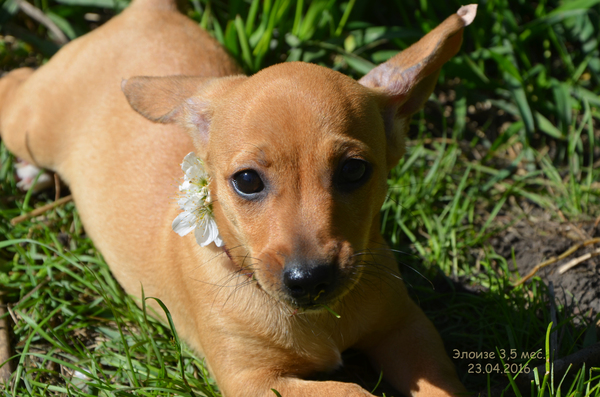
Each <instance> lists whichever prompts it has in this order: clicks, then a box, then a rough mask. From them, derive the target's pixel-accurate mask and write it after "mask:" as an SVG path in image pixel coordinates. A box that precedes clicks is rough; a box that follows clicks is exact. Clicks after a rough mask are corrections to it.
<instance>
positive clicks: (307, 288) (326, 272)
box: [282, 260, 338, 309]
mask: <svg viewBox="0 0 600 397" xmlns="http://www.w3.org/2000/svg"><path fill="white" fill-rule="evenodd" d="M337 273H338V272H337V268H336V266H335V265H334V264H331V263H322V262H314V261H299V260H294V261H291V262H288V263H287V264H286V265H285V268H284V269H283V272H282V279H283V280H282V281H283V282H282V284H283V290H284V292H285V294H286V295H287V296H288V297H289V298H290V301H291V302H292V303H293V305H294V306H297V307H299V308H304V309H309V308H311V307H315V306H319V305H324V304H326V303H327V302H329V301H331V300H332V299H333V298H334V297H335V290H336V286H337V284H338V283H337Z"/></svg>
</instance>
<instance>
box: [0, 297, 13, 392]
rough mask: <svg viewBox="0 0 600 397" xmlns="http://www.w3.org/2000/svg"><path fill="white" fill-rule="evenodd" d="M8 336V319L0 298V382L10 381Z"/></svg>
mask: <svg viewBox="0 0 600 397" xmlns="http://www.w3.org/2000/svg"><path fill="white" fill-rule="evenodd" d="M10 356H11V354H10V336H9V334H8V317H7V316H6V306H5V305H4V304H3V303H2V299H1V297H0V382H6V381H8V380H9V379H10V375H11V373H12V368H11V362H10V361H9V359H10Z"/></svg>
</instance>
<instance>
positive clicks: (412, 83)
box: [359, 4, 477, 168]
mask: <svg viewBox="0 0 600 397" xmlns="http://www.w3.org/2000/svg"><path fill="white" fill-rule="evenodd" d="M476 13H477V4H471V5H468V6H463V7H461V8H460V9H459V10H458V11H457V13H456V14H453V15H451V16H450V17H448V18H447V19H446V20H445V21H444V22H442V23H441V24H440V25H439V26H438V27H436V28H435V29H434V30H432V31H431V32H429V33H428V34H427V35H425V36H424V37H423V38H422V39H421V40H419V41H418V42H417V43H415V44H413V45H412V46H410V47H409V48H407V49H406V50H404V51H402V52H401V53H400V54H398V55H396V56H395V57H393V58H392V59H390V60H389V61H387V62H385V63H383V64H381V65H379V66H377V67H376V68H374V69H373V70H371V71H370V72H369V73H368V74H367V75H365V76H364V77H363V78H362V79H360V80H359V83H361V84H362V85H364V86H366V87H369V88H372V89H374V90H376V91H377V92H378V93H379V95H380V99H381V105H380V106H381V107H382V115H383V118H384V124H385V129H386V134H387V138H388V142H389V145H388V147H389V149H388V165H389V167H390V168H391V167H393V166H394V165H395V164H396V163H397V162H398V160H399V159H400V157H402V155H403V154H404V135H405V134H406V132H407V130H408V124H409V121H410V116H412V115H413V114H414V113H415V112H417V111H418V110H419V109H420V108H421V107H422V106H423V105H424V104H425V102H426V101H427V98H429V95H431V92H432V91H433V88H434V87H435V83H436V82H437V78H438V75H439V72H440V69H441V67H442V65H443V64H444V63H446V62H447V61H448V60H449V59H450V58H452V57H453V56H454V55H455V54H456V53H457V52H458V50H459V49H460V45H461V43H462V33H463V28H464V27H465V26H467V25H469V24H470V23H471V22H472V21H473V19H474V18H475V14H476Z"/></svg>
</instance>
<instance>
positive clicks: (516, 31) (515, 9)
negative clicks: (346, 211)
mask: <svg viewBox="0 0 600 397" xmlns="http://www.w3.org/2000/svg"><path fill="white" fill-rule="evenodd" d="M34 4H35V5H36V6H37V7H38V8H40V9H41V10H42V11H43V12H44V13H45V14H46V15H47V16H48V17H49V18H50V19H51V20H52V21H54V23H55V24H56V25H57V26H58V27H59V28H60V29H61V30H62V31H63V32H64V34H65V35H66V36H67V37H69V38H71V39H72V38H74V37H76V36H79V35H81V34H83V33H85V32H86V31H87V30H89V29H90V28H91V27H93V26H94V25H97V24H98V23H101V22H103V21H105V20H106V19H107V18H109V17H110V15H112V14H113V13H114V12H116V11H117V12H118V10H119V9H121V8H122V7H123V6H124V5H125V3H122V2H113V1H107V0H61V1H58V2H53V1H45V0H44V1H41V0H40V1H36V2H34ZM459 6H460V3H459V2H457V1H449V2H445V3H440V2H432V1H429V2H428V1H427V0H420V1H399V0H397V1H386V2H380V3H378V5H377V7H372V4H370V3H369V2H367V1H365V0H350V1H348V2H335V1H332V0H315V1H312V2H305V1H303V0H297V1H291V0H264V1H258V0H253V1H242V0H232V1H229V2H216V1H205V0H202V1H201V0H192V1H191V2H190V3H189V8H188V15H189V16H190V17H192V18H194V19H195V20H196V21H198V23H199V24H201V25H202V26H203V27H205V28H206V29H207V30H209V31H210V32H211V33H212V34H213V35H214V36H215V37H216V38H217V39H218V40H219V41H220V42H221V43H223V44H224V45H225V46H226V47H227V48H228V50H229V51H230V52H231V53H232V54H233V55H234V56H235V57H236V58H237V59H238V61H239V62H240V64H241V65H242V66H243V67H244V68H245V70H246V71H247V72H248V73H253V72H255V71H257V70H259V69H261V68H264V67H266V66H269V65H271V64H273V63H277V62H281V61H291V60H302V61H307V62H315V63H319V64H322V65H324V66H327V67H330V68H333V69H335V70H339V71H341V72H343V73H345V74H348V75H351V76H353V77H360V76H361V75H363V74H364V73H366V72H367V71H368V70H370V68H372V67H373V65H375V64H378V63H380V62H383V61H385V60H386V59H388V58H389V57H391V56H393V55H394V54H395V53H397V52H398V51H400V50H401V49H403V48H406V47H407V46H408V45H410V44H411V43H412V42H414V41H415V40H417V39H418V38H419V37H420V36H421V35H422V34H423V33H424V32H427V31H429V30H430V29H432V28H433V27H434V26H435V25H436V24H437V23H439V22H440V21H441V20H443V18H444V17H445V16H447V15H449V14H451V13H452V12H454V11H456V9H457V8H458V7H459ZM17 10H18V5H17V3H16V2H14V1H12V0H7V1H5V2H4V3H2V8H1V10H0V25H1V26H2V31H3V34H10V35H12V37H6V36H4V39H3V40H2V41H1V42H0V66H1V67H2V68H3V69H4V70H9V69H12V68H14V67H16V66H19V65H35V64H40V63H42V62H43V61H44V59H46V58H47V57H49V56H50V55H51V54H52V53H54V52H55V51H56V50H57V48H58V46H57V45H56V44H55V43H54V40H53V38H52V37H51V35H50V34H49V33H48V32H47V30H46V29H45V28H44V27H43V26H41V25H40V24H38V23H37V22H35V21H33V20H32V19H31V18H29V17H27V16H24V15H23V14H22V13H18V12H17ZM599 15H600V5H599V2H598V1H592V0H573V1H565V2H562V3H561V2H558V1H555V0H544V1H540V2H528V1H524V0H523V1H519V0H510V1H509V0H490V1H487V2H485V3H482V4H480V6H479V14H478V16H477V18H476V20H475V22H474V23H473V25H472V26H470V27H469V28H467V29H466V31H465V39H464V45H463V50H462V51H461V53H459V55H458V56H457V57H455V58H454V59H453V60H452V61H450V62H449V63H448V64H447V65H446V66H445V67H444V69H443V70H442V74H441V75H440V80H439V84H438V89H437V90H436V92H435V94H434V95H433V96H432V98H431V100H430V102H429V103H428V104H427V106H426V107H425V109H424V110H423V111H422V112H420V113H419V114H417V115H416V116H415V117H414V121H413V123H412V125H411V132H410V136H409V145H408V153H407V155H406V156H405V158H404V159H403V160H401V162H400V164H399V165H398V167H397V168H396V169H395V170H394V171H393V172H392V174H391V176H390V180H389V192H390V193H389V197H388V200H387V201H386V203H385V204H384V206H383V209H382V219H383V222H382V229H383V233H384V235H385V236H386V237H387V239H388V240H389V241H390V242H391V244H392V245H393V247H394V248H395V249H397V250H398V251H400V252H401V253H399V255H398V258H399V262H400V263H401V266H402V267H404V269H403V273H404V277H405V279H406V280H407V283H408V284H409V288H410V290H411V293H412V294H413V296H414V297H415V299H417V300H418V302H419V304H420V305H421V307H423V309H424V310H425V311H426V312H427V314H428V315H429V316H430V317H431V318H432V319H433V321H434V322H435V324H436V326H437V327H438V329H439V330H440V332H441V334H442V337H443V339H444V341H445V343H446V346H447V348H448V351H449V354H450V355H451V356H453V355H454V351H455V350H457V351H459V352H461V354H462V353H467V356H466V358H457V359H455V360H453V361H454V362H455V364H456V365H457V367H458V371H459V375H460V376H461V378H462V380H463V382H464V383H465V384H466V385H467V387H468V388H469V390H473V391H477V392H482V393H487V392H490V393H491V394H493V395H502V394H504V393H509V394H510V393H514V394H515V395H517V396H520V395H530V396H537V397H542V396H545V395H550V396H560V395H565V394H567V395H569V396H571V395H575V394H576V393H579V394H580V395H582V396H599V395H600V368H593V367H591V368H590V367H589V366H585V367H583V368H580V369H579V370H578V371H575V370H574V369H573V370H570V371H569V373H568V374H567V376H566V377H565V378H564V379H563V378H562V376H559V374H558V373H556V374H555V372H554V371H553V369H552V368H548V371H544V373H542V372H540V373H538V374H537V376H536V377H534V378H533V381H532V382H529V381H523V379H524V378H525V376H526V375H527V374H520V375H519V376H517V377H516V380H514V382H513V379H512V377H507V376H506V374H503V373H502V371H501V370H497V368H500V369H501V368H502V364H503V363H502V362H501V360H499V359H498V357H497V355H498V352H499V351H500V350H502V349H504V351H505V352H511V351H514V352H515V353H516V355H517V357H512V356H510V354H509V356H508V361H506V359H505V363H506V364H509V368H511V367H510V365H513V364H515V365H518V366H519V367H520V368H523V367H524V368H529V369H530V370H531V369H532V368H534V367H535V366H538V365H544V364H545V363H546V362H550V360H549V359H550V356H551V355H552V354H555V356H554V357H564V356H566V355H568V354H571V353H573V352H575V351H578V350H580V349H582V348H584V347H586V346H590V345H592V344H594V343H597V342H598V336H597V330H598V321H599V320H600V317H598V315H596V316H595V317H594V316H587V315H585V313H584V314H580V315H575V314H573V311H572V310H571V309H572V308H570V307H568V305H562V306H561V305H560V304H559V305H558V307H556V308H555V309H552V308H549V301H550V300H553V299H552V298H551V297H552V296H553V295H552V293H551V291H549V289H548V286H546V285H545V284H544V283H543V282H542V280H540V279H539V278H534V280H533V282H531V283H529V284H526V285H524V286H520V287H517V288H513V287H512V282H513V281H514V280H516V279H518V277H519V275H518V274H515V271H514V270H513V267H512V264H513V262H514V258H511V257H502V256H500V255H498V254H497V253H496V252H494V249H493V248H492V247H491V245H490V239H491V238H493V237H494V236H497V235H498V234H499V233H501V232H502V230H503V228H506V226H502V224H501V223H500V222H499V221H498V218H499V217H501V216H502V217H507V216H508V217H509V218H510V219H511V222H513V223H516V222H518V221H519V220H520V219H525V220H528V219H529V218H528V211H527V210H523V209H524V208H525V209H527V208H535V209H537V210H540V211H543V212H544V213H546V214H549V216H551V217H552V218H553V219H558V220H561V221H563V222H568V221H572V222H575V221H585V220H589V219H593V218H594V217H596V216H597V215H598V214H600V160H599V159H600V143H599V141H600V127H599V123H600V96H599V94H600V51H599V50H598V39H599V38H600V29H599V28H598V26H600V23H599V18H600V17H599ZM13 37H16V38H13ZM0 159H1V161H2V163H1V167H0V188H1V190H0V236H1V237H0V286H1V287H0V291H2V299H3V300H4V301H5V302H8V303H9V307H10V308H11V313H10V314H9V315H10V316H11V318H13V319H14V321H15V324H14V328H13V341H14V343H15V352H16V353H15V354H16V356H15V359H14V362H15V363H16V368H17V371H16V373H15V375H14V376H13V379H12V381H11V382H10V383H9V384H7V385H5V386H4V389H3V393H4V394H5V395H10V396H26V395H27V396H29V395H31V396H47V395H57V396H58V395H61V396H62V395H69V396H70V395H72V396H87V395H115V396H121V395H123V396H130V395H136V396H159V395H160V396H163V395H173V396H175V395H184V396H190V395H196V396H201V395H206V396H213V395H219V394H218V391H217V388H216V385H215V384H214V381H213V380H212V379H211V378H210V377H209V376H208V374H207V372H206V370H205V369H204V366H203V363H202V360H201V359H199V358H197V357H195V356H194V355H193V354H191V353H190V352H189V351H188V350H187V349H186V347H185V345H182V344H180V343H179V341H178V338H177V337H176V332H175V330H174V329H172V327H169V326H168V325H164V324H161V323H158V322H157V321H155V320H153V317H152V316H150V315H148V313H146V312H145V310H144V309H143V306H142V308H140V307H139V306H138V305H137V304H136V302H135V301H134V300H133V299H132V298H130V297H128V296H126V295H125V294H124V293H123V291H122V290H121V289H120V287H119V286H118V285H117V284H116V282H115V281H114V280H113V279H112V277H111V276H110V273H109V270H108V267H107V266H106V264H105V262H104V261H103V259H102V257H101V255H100V254H99V253H98V252H97V251H96V250H95V249H94V246H93V243H92V242H91V241H90V240H89V239H87V238H86V236H85V231H84V230H83V228H82V226H81V222H80V221H79V218H78V215H77V211H76V210H75V208H74V206H73V205H72V204H67V205H66V206H64V207H60V208H57V209H55V210H53V211H50V212H48V213H46V214H44V215H43V216H41V217H39V218H36V219H33V220H29V221H25V222H23V223H20V224H18V225H16V226H12V225H11V224H10V222H9V221H10V219H12V218H13V217H15V216H18V215H20V214H22V213H27V212H29V211H31V209H32V208H34V207H36V206H39V205H41V204H43V203H45V202H48V201H52V200H53V193H52V192H50V193H43V194H41V195H37V194H30V193H27V194H24V193H20V192H19V191H18V190H17V189H16V182H15V180H14V176H13V172H12V161H13V160H12V157H11V156H10V155H9V154H8V152H7V151H6V149H5V148H4V147H3V146H2V148H1V149H0ZM515 214H516V215H515ZM449 278H452V279H453V280H461V281H462V283H463V285H466V286H470V287H477V288H478V289H479V290H480V292H479V293H477V294H473V293H470V292H469V291H460V290H456V287H455V284H454V283H452V282H450V281H449ZM432 285H434V286H435V291H434V290H433V289H432V287H431V286H432ZM137 303H142V302H137ZM550 323H553V324H554V326H553V328H549V324H550ZM548 330H550V331H548ZM496 349H498V350H496ZM553 350H555V351H554V352H553ZM537 351H541V352H542V353H541V354H542V355H543V358H537V357H541V356H536V358H535V359H533V360H531V361H528V359H527V358H526V357H525V355H529V353H531V352H537ZM470 352H473V354H477V353H481V354H484V353H487V355H486V357H487V358H488V359H487V360H486V359H484V358H482V357H480V358H478V359H470V358H469V353H470ZM492 352H496V354H497V355H496V357H495V358H494V359H489V357H490V355H491V353H492ZM461 357H462V356H461ZM477 365H480V366H481V368H483V372H481V371H480V372H477V368H478V367H477ZM486 368H487V369H488V370H486ZM513 368H516V367H513ZM485 372H488V373H485ZM512 375H513V376H514V375H515V374H514V373H513V374H512ZM82 377H83V378H85V379H81V378H82ZM559 384H560V385H561V386H560V387H559ZM0 390H2V386H1V385H0ZM388 395H389V394H388Z"/></svg>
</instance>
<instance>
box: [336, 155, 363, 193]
mask: <svg viewBox="0 0 600 397" xmlns="http://www.w3.org/2000/svg"><path fill="white" fill-rule="evenodd" d="M369 171H370V167H369V163H367V162H366V161H364V160H360V159H348V160H346V161H345V162H344V163H343V164H342V167H341V169H340V171H339V173H338V176H337V184H338V186H339V187H340V188H341V189H343V190H352V189H355V188H357V187H359V186H360V185H362V184H363V183H364V182H366V180H367V179H368V178H369V174H370V172H369Z"/></svg>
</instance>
